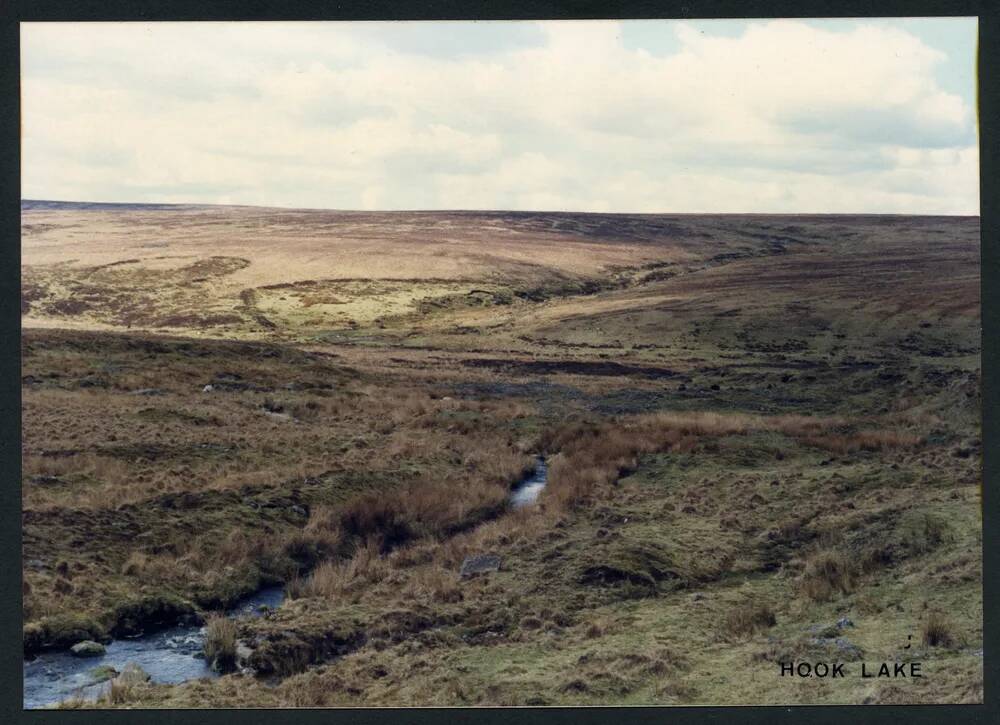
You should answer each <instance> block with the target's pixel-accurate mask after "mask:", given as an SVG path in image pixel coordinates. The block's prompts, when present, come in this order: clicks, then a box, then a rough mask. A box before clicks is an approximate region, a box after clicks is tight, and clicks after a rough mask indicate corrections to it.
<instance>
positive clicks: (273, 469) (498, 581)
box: [20, 202, 982, 707]
mask: <svg viewBox="0 0 1000 725" xmlns="http://www.w3.org/2000/svg"><path fill="white" fill-rule="evenodd" d="M979 250H980V241H979V220H978V218H975V217H913V216H846V215H836V216H767V215H613V214H576V213H527V212H524V213H514V212H385V213H374V212H334V211H319V210H287V209H265V208H254V207H211V206H169V205H100V204H73V203H58V202H24V203H23V205H22V268H21V273H22V287H21V314H22V327H23V334H22V351H21V352H22V380H21V383H22V397H23V408H22V411H23V412H22V426H23V454H22V464H23V471H22V477H21V482H20V483H21V487H22V492H23V512H22V518H23V540H24V545H23V569H24V575H23V614H24V648H25V655H26V656H27V657H33V656H36V655H37V654H39V653H43V652H49V651H57V650H62V649H66V648H68V647H70V646H71V645H74V644H76V643H78V642H80V641H83V640H94V641H98V642H102V641H103V642H106V641H108V640H109V639H111V638H121V637H129V636H133V635H136V634H140V633H143V632H148V631H152V630H154V629H156V628H157V627H163V626H167V625H170V624H174V623H176V622H179V621H189V622H207V630H208V634H209V637H208V640H207V641H206V647H209V642H212V644H211V646H212V647H215V648H216V649H219V648H221V649H223V650H225V649H228V650H235V649H236V648H237V646H238V648H239V657H238V659H239V666H238V667H235V668H233V667H229V668H222V669H223V675H222V676H220V677H213V678H205V679H200V680H195V681H189V682H185V683H182V684H176V685H165V684H161V683H156V682H143V681H137V680H119V679H115V680H112V685H113V686H112V687H110V688H109V689H108V690H107V691H106V692H105V693H104V694H103V695H102V696H101V698H100V699H99V701H98V702H97V703H93V702H90V701H87V700H85V699H78V700H73V701H70V702H68V703H64V706H79V707H87V706H94V705H95V704H96V705H97V706H102V707H109V706H117V707H287V706H331V705H358V706H373V705H376V706H377V705H564V704H663V705H672V704H682V705H687V704H757V703H775V704H777V703H788V704H792V703H917V702H979V701H981V700H982V590H981V575H982V572H981V547H982V539H981V531H982V523H981V514H980V486H981V463H980V455H981V446H982V444H981V437H980V407H981V398H980V334H981V327H980V325H981V318H980V287H979V285H980V265H979V260H980V257H979ZM539 456H541V457H544V459H545V460H546V462H547V469H548V477H547V485H546V486H545V488H544V489H543V490H542V492H541V494H540V496H539V498H538V502H537V504H536V505H533V506H528V507H524V508H519V509H516V510H515V509H513V508H512V507H511V505H510V501H509V494H510V491H511V489H512V488H513V487H515V486H516V485H517V484H518V482H519V481H521V480H522V479H524V477H525V476H526V475H527V474H528V473H529V472H530V471H531V470H532V469H533V468H534V466H535V465H536V461H537V459H538V457H539ZM477 554H492V555H496V556H497V557H499V561H500V562H501V563H500V566H499V569H498V570H496V571H490V572H487V573H482V574H479V575H476V576H471V577H462V576H460V574H459V571H460V568H461V566H462V564H463V561H465V560H466V558H467V557H469V556H472V555H477ZM267 586H281V587H283V588H284V591H285V592H286V595H287V596H286V599H285V601H284V603H283V604H282V605H281V606H280V607H278V608H277V609H275V610H273V611H269V612H267V613H266V616H261V617H255V618H240V619H236V620H224V619H221V618H219V617H218V616H216V613H217V612H220V611H223V610H225V609H227V608H228V607H230V606H232V605H233V604H234V603H235V602H237V601H239V600H240V599H241V597H244V596H246V595H248V594H250V593H252V592H254V591H257V590H259V589H260V588H261V587H267ZM209 655H211V653H209ZM234 657H235V656H234ZM788 661H805V662H817V661H826V662H832V661H842V662H847V663H853V664H854V665H859V664H860V663H861V662H883V661H887V662H920V663H921V667H922V674H923V676H922V677H920V678H917V679H914V678H908V679H905V680H898V679H877V678H876V679H861V678H859V677H850V678H843V679H839V680H830V679H823V678H815V677H813V678H792V677H782V676H781V675H780V663H782V662H788ZM234 669H235V671H233V670H234ZM855 669H857V667H856V668H855Z"/></svg>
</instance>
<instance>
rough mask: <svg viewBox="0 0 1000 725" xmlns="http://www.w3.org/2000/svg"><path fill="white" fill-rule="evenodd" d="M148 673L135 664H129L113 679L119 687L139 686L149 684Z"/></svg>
mask: <svg viewBox="0 0 1000 725" xmlns="http://www.w3.org/2000/svg"><path fill="white" fill-rule="evenodd" d="M149 679H150V678H149V673H148V672H146V670H144V669H142V668H141V667H140V666H139V665H137V664H136V663H135V662H129V663H128V664H126V665H125V667H124V668H123V669H122V671H121V674H119V675H118V677H116V678H115V682H117V683H118V684H120V685H141V684H142V683H143V682H149Z"/></svg>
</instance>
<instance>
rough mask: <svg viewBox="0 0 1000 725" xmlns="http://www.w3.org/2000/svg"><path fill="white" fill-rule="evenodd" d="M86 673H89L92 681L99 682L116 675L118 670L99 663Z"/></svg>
mask: <svg viewBox="0 0 1000 725" xmlns="http://www.w3.org/2000/svg"><path fill="white" fill-rule="evenodd" d="M87 674H89V675H90V677H91V680H92V681H93V683H94V684H97V683H99V682H107V681H108V680H110V679H113V678H115V677H117V676H118V670H116V669H115V668H114V667H112V666H111V665H99V666H97V667H95V668H94V669H92V670H91V671H90V672H88V673H87Z"/></svg>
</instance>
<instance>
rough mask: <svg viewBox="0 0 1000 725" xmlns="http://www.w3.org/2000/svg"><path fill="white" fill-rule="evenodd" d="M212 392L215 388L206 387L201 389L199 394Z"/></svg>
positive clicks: (211, 386)
mask: <svg viewBox="0 0 1000 725" xmlns="http://www.w3.org/2000/svg"><path fill="white" fill-rule="evenodd" d="M213 390H215V386H214V385H206V386H205V387H204V388H202V389H201V392H203V393H211V392H212V391H213Z"/></svg>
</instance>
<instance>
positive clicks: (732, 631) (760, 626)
mask: <svg viewBox="0 0 1000 725" xmlns="http://www.w3.org/2000/svg"><path fill="white" fill-rule="evenodd" d="M775 624H777V618H776V617H775V615H774V611H773V610H772V609H771V607H769V606H768V605H767V604H760V603H757V604H755V603H752V602H744V603H742V604H738V605H736V606H735V607H733V608H732V609H730V610H729V612H727V613H726V619H725V622H724V623H723V627H724V629H725V631H726V634H728V635H729V636H730V637H736V638H742V637H749V636H751V635H753V634H754V633H756V632H758V631H761V630H765V629H768V628H769V627H773V626H774V625H775Z"/></svg>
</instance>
